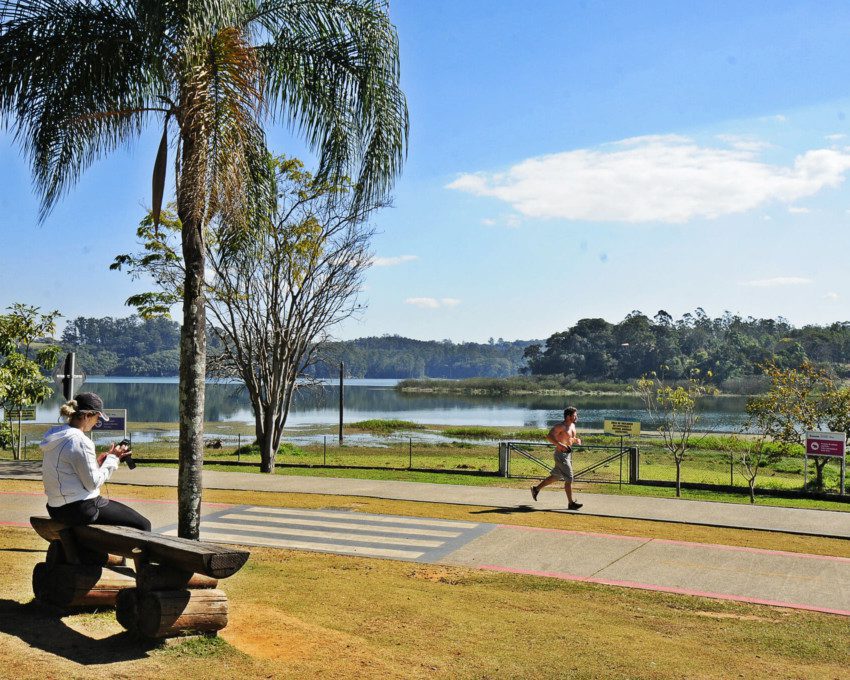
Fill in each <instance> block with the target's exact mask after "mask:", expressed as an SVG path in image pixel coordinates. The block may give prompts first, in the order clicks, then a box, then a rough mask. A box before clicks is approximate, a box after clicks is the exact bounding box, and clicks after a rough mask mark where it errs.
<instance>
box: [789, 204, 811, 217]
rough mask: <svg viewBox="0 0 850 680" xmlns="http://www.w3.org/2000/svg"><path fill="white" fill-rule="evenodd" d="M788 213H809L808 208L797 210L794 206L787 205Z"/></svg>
mask: <svg viewBox="0 0 850 680" xmlns="http://www.w3.org/2000/svg"><path fill="white" fill-rule="evenodd" d="M788 212H789V213H794V214H796V215H805V214H806V213H807V212H810V211H809V209H808V208H799V207H797V206H796V205H789V206H788Z"/></svg>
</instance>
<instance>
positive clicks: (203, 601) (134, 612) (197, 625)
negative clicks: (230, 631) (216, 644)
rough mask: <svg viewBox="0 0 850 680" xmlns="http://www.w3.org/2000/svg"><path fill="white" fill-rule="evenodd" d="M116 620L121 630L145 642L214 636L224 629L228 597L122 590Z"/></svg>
mask: <svg viewBox="0 0 850 680" xmlns="http://www.w3.org/2000/svg"><path fill="white" fill-rule="evenodd" d="M115 616H116V618H117V619H118V623H120V624H121V625H122V626H123V627H124V628H126V629H127V630H129V631H134V632H138V633H140V634H141V635H143V636H144V637H148V638H164V637H175V636H182V635H190V634H193V633H207V634H209V633H217V632H218V631H220V630H221V629H222V628H224V627H225V626H226V625H227V595H225V594H224V591H222V590H217V589H215V588H208V589H200V590H151V591H147V592H144V591H140V590H138V589H130V590H124V591H122V592H121V594H120V595H119V598H118V601H117V602H116V609H115Z"/></svg>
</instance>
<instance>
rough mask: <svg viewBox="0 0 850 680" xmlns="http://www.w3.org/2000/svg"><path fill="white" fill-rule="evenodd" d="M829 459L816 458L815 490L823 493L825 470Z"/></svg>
mask: <svg viewBox="0 0 850 680" xmlns="http://www.w3.org/2000/svg"><path fill="white" fill-rule="evenodd" d="M828 461H829V458H815V488H816V489H817V490H818V491H823V469H824V467H825V466H826V464H827V462H828Z"/></svg>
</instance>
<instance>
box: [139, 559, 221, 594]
mask: <svg viewBox="0 0 850 680" xmlns="http://www.w3.org/2000/svg"><path fill="white" fill-rule="evenodd" d="M136 584H137V586H138V588H139V590H143V591H147V590H196V589H199V588H217V587H218V579H214V578H211V577H210V576H205V575H204V574H196V573H194V572H191V571H183V570H182V569H175V568H174V567H169V566H167V565H164V564H142V565H139V566H138V567H137V568H136Z"/></svg>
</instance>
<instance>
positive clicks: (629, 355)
mask: <svg viewBox="0 0 850 680" xmlns="http://www.w3.org/2000/svg"><path fill="white" fill-rule="evenodd" d="M525 354H526V358H527V359H528V365H529V368H530V371H531V373H533V374H537V375H555V374H560V375H567V376H570V377H573V378H575V379H577V380H585V381H607V380H616V381H626V380H632V379H634V378H638V377H640V376H642V375H644V374H646V373H649V372H650V371H658V372H662V371H663V372H664V373H665V374H666V375H667V376H668V377H670V378H682V377H686V376H689V375H690V374H691V372H692V370H694V369H697V370H699V371H700V373H701V374H702V375H703V376H707V375H708V373H709V371H710V372H711V378H710V380H711V382H714V383H715V384H722V383H728V382H729V381H735V380H738V381H743V382H746V381H747V379H748V377H750V376H754V375H758V374H759V373H760V371H759V364H761V363H763V362H764V361H766V360H767V359H773V360H774V361H775V362H776V364H777V365H778V366H780V367H797V366H799V365H800V364H801V363H802V362H803V361H804V360H806V359H808V360H809V361H811V362H813V363H815V364H819V365H822V366H824V367H828V368H829V369H830V370H831V371H832V372H833V373H834V374H835V375H836V376H838V377H844V378H846V377H850V322H846V321H844V322H836V323H833V324H831V325H829V326H804V327H802V328H794V327H793V326H791V325H790V324H789V323H788V322H787V321H786V320H784V319H782V318H779V319H754V318H752V317H748V318H742V317H740V316H736V315H733V314H730V313H728V312H727V313H726V314H724V315H723V316H722V317H718V318H715V319H712V318H710V317H709V316H708V315H707V314H706V313H705V312H704V311H703V310H702V309H699V308H698V309H697V310H696V311H695V312H694V313H693V314H685V315H683V316H682V318H681V319H678V320H674V319H673V317H672V316H670V315H669V314H668V313H667V312H664V311H659V312H658V313H657V314H656V315H655V316H654V317H653V318H651V319H650V318H649V317H647V316H646V315H644V314H642V313H640V312H632V313H631V314H629V315H628V316H627V317H626V318H625V319H623V320H622V321H621V322H620V323H617V324H612V323H609V322H608V321H605V320H604V319H582V320H580V321H579V322H578V323H576V324H575V325H574V326H573V327H572V328H570V329H568V330H566V331H563V332H561V333H555V334H554V335H552V336H551V337H549V339H548V340H546V343H545V345H539V344H533V345H531V346H529V347H528V348H527V349H526V350H525Z"/></svg>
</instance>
